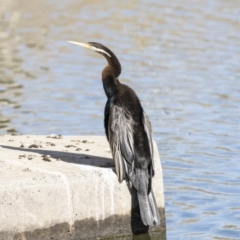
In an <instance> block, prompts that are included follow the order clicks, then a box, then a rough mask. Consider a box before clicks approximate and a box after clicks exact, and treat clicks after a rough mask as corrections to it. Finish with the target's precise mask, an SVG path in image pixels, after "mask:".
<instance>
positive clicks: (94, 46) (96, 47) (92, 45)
mask: <svg viewBox="0 0 240 240" xmlns="http://www.w3.org/2000/svg"><path fill="white" fill-rule="evenodd" d="M68 42H69V43H72V44H75V45H78V46H81V47H85V48H88V49H91V50H92V51H94V52H97V53H100V54H101V55H102V56H104V57H105V58H106V60H107V61H108V66H107V68H105V69H111V72H112V74H113V77H114V78H117V77H118V76H119V75H120V73H121V65H120V62H119V61H118V59H117V57H116V56H115V55H114V53H113V52H112V51H111V50H110V49H108V48H107V47H105V46H103V45H102V44H100V43H96V42H88V43H81V42H75V41H68ZM103 73H104V71H103Z"/></svg>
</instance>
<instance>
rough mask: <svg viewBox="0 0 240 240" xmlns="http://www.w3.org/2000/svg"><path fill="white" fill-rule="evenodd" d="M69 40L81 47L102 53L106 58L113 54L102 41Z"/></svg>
mask: <svg viewBox="0 0 240 240" xmlns="http://www.w3.org/2000/svg"><path fill="white" fill-rule="evenodd" d="M68 42H69V43H72V44H76V45H78V46H81V47H85V48H88V49H91V50H93V51H94V52H97V53H100V54H101V55H103V56H104V57H105V58H111V57H112V54H113V53H112V51H111V50H110V49H108V48H107V47H105V46H103V45H102V44H100V43H96V42H88V43H81V42H75V41H68Z"/></svg>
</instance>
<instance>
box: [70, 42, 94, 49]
mask: <svg viewBox="0 0 240 240" xmlns="http://www.w3.org/2000/svg"><path fill="white" fill-rule="evenodd" d="M68 42H69V43H72V44H75V45H78V46H81V47H85V48H90V49H91V45H90V44H88V43H81V42H75V41H68Z"/></svg>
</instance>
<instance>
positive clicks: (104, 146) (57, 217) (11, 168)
mask: <svg viewBox="0 0 240 240" xmlns="http://www.w3.org/2000/svg"><path fill="white" fill-rule="evenodd" d="M154 155H155V159H154V160H155V167H156V172H155V177H154V180H153V190H154V193H155V197H156V201H157V204H158V207H159V211H160V214H161V220H162V221H161V225H160V226H158V227H155V228H151V229H147V228H146V227H145V226H144V225H143V224H142V223H141V220H140V217H139V209H138V202H137V201H136V196H135V194H133V192H132V191H131V189H129V188H128V187H127V184H126V182H125V181H124V182H123V183H122V184H119V183H118V180H117V177H116V174H115V172H114V164H113V160H112V157H111V153H110V149H109V145H108V142H107V140H106V138H105V137H100V136H91V137H87V136H81V137H77V136H72V137H71V136H63V137H61V136H60V137H59V136H54V135H53V136H48V137H47V136H23V135H20V136H12V135H8V136H0V239H1V240H10V239H11V240H12V239H16V240H17V239H18V240H25V239H32V240H38V239H39V240H40V239H41V240H47V239H59V240H60V239H61V240H64V239H66V240H67V239H71V240H73V239H78V240H81V239H95V238H101V237H111V236H126V235H131V234H133V233H140V232H146V231H147V230H149V231H150V232H152V231H160V232H159V234H161V236H163V238H165V214H164V196H163V180H162V168H161V163H160V159H159V155H158V151H157V147H156V144H154ZM126 239H128V238H126ZM157 239H159V238H157Z"/></svg>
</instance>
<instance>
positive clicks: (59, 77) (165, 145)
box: [0, 0, 240, 240]
mask: <svg viewBox="0 0 240 240" xmlns="http://www.w3.org/2000/svg"><path fill="white" fill-rule="evenodd" d="M66 40H76V41H82V42H87V41H97V42H101V43H103V44H105V45H106V46H108V47H109V48H110V49H112V50H113V51H114V52H115V54H116V55H117V56H118V58H119V59H120V61H121V63H122V69H123V71H122V75H121V77H120V80H121V81H122V82H123V83H125V84H128V85H129V86H131V87H132V88H134V89H135V91H136V92H137V94H138V96H139V97H140V99H141V100H142V105H143V106H144V109H145V111H146V112H147V114H148V115H149V117H150V119H151V122H152V126H153V134H154V139H155V140H156V141H157V143H158V148H159V152H160V155H161V160H162V166H163V174H164V188H165V207H166V225H167V238H168V239H224V240H225V239H240V200H239V199H240V197H239V196H240V163H239V158H240V144H239V138H240V107H239V106H240V1H239V0H235V1H232V0H229V1H227V0H211V1H210V0H208V1H207V0H205V1H203V0H194V1H187V0H179V1H172V0H170V1H163V0H160V1H157V0H150V1H147V0H140V1H125V0H123V1H110V0H106V1H94V0H90V1H86V0H85V1H84V0H68V1H66V0H63V1H56V0H41V1H40V0H32V1H24V0H18V1H14V0H1V4H0V133H1V134H5V133H12V132H18V133H23V134H51V133H56V134H59V133H61V134H63V135H84V134H86V135H92V134H94V135H104V129H103V109H104V105H105V102H106V97H105V94H104V92H103V88H102V83H101V71H102V69H103V67H104V66H105V64H106V61H105V60H104V59H103V58H102V57H101V56H99V55H98V54H96V53H94V52H91V51H89V50H86V49H82V48H80V47H77V46H73V45H70V44H68V43H67V42H66Z"/></svg>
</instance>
